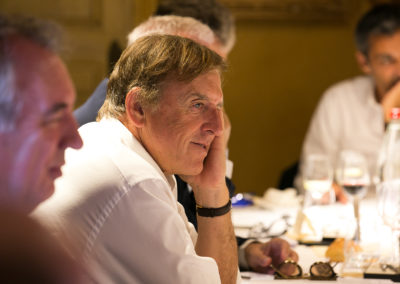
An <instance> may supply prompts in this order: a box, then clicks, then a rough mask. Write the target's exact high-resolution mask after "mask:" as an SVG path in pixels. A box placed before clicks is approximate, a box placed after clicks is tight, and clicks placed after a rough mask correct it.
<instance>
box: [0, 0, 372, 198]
mask: <svg viewBox="0 0 400 284" xmlns="http://www.w3.org/2000/svg"><path fill="white" fill-rule="evenodd" d="M221 2H223V3H224V4H225V5H228V6H229V7H230V8H231V9H232V11H233V13H234V15H235V16H236V28H237V44H236V46H235V48H234V49H233V51H232V53H231V54H230V56H229V65H230V69H229V71H228V72H227V73H226V74H225V79H224V93H225V108H226V110H227V113H228V114H229V116H230V118H231V122H232V125H233V127H232V136H231V139H230V143H229V158H230V159H231V160H232V161H233V162H234V170H233V181H234V183H235V184H236V185H237V191H239V192H246V191H250V192H255V193H257V194H262V193H263V192H264V190H265V189H267V188H268V187H275V186H276V185H277V182H278V179H279V176H280V173H281V172H282V170H283V169H284V168H285V167H287V166H289V165H290V164H292V163H293V162H295V161H296V160H297V159H298V158H299V154H300V149H301V144H302V141H303V138H304V135H305V132H306V130H307V126H308V123H309V120H310V118H311V115H312V112H313V110H314V108H315V106H316V104H317V102H318V99H319V98H320V96H321V94H322V93H323V91H324V90H325V89H326V88H327V87H329V86H330V85H331V84H333V83H335V82H337V81H339V80H343V79H345V78H348V77H350V76H354V75H357V74H359V73H360V71H359V69H358V67H357V65H356V63H355V60H354V51H355V50H354V44H353V29H354V25H355V23H356V21H357V19H358V18H359V16H360V15H361V14H362V13H363V12H365V11H366V10H367V9H368V8H369V7H370V5H371V3H372V2H376V1H368V0H341V1H340V0H272V1H271V0H269V1H268V0H221ZM156 5H157V0H1V2H0V11H1V12H7V13H22V14H30V15H35V16H39V17H43V18H50V19H54V20H56V21H57V22H59V23H60V24H61V25H62V26H63V28H64V29H65V31H66V35H67V43H68V45H67V47H68V48H67V49H66V52H65V54H64V59H65V61H66V63H67V66H68V68H69V70H70V72H71V75H72V78H73V80H74V83H75V85H76V89H77V94H78V98H77V103H76V106H79V105H80V104H81V103H83V102H84V101H85V100H86V98H87V97H88V96H89V95H90V94H91V92H92V91H93V90H94V89H95V87H96V86H97V84H98V83H99V82H100V81H101V80H102V79H103V78H104V77H105V76H107V73H108V70H109V64H108V62H109V60H110V59H109V57H110V53H111V54H113V53H115V52H116V49H118V46H119V47H121V48H123V47H125V45H126V40H125V37H126V35H127V33H128V32H129V31H130V30H131V29H132V28H133V27H134V26H135V25H137V24H138V23H140V22H142V21H143V20H145V19H146V18H147V17H148V16H150V15H151V14H152V12H153V11H154V10H155V7H156Z"/></svg>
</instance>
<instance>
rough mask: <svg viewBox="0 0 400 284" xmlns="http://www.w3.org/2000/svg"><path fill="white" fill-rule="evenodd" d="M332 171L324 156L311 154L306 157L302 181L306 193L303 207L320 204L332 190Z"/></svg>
mask: <svg viewBox="0 0 400 284" xmlns="http://www.w3.org/2000/svg"><path fill="white" fill-rule="evenodd" d="M332 179H333V170H332V166H331V164H330V162H329V159H328V157H327V156H325V155H321V154H311V155H309V156H307V157H306V160H305V166H304V170H303V175H302V180H303V187H304V189H305V193H306V200H305V207H307V205H308V204H310V203H311V204H313V203H321V201H322V199H323V197H324V196H326V194H327V193H328V192H329V191H330V189H331V188H332Z"/></svg>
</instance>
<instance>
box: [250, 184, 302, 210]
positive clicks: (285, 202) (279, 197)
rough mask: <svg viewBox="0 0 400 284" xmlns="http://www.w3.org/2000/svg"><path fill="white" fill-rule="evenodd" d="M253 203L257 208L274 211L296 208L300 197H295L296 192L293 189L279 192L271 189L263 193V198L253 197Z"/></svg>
mask: <svg viewBox="0 0 400 284" xmlns="http://www.w3.org/2000/svg"><path fill="white" fill-rule="evenodd" d="M253 201H254V203H255V204H256V205H257V206H260V207H263V208H266V209H271V210H275V209H282V208H295V207H298V206H299V205H300V202H301V197H300V196H298V195H297V190H296V189H294V188H286V189H284V190H281V189H276V188H272V187H271V188H268V189H267V190H266V191H265V192H264V195H263V197H256V196H255V197H254V199H253Z"/></svg>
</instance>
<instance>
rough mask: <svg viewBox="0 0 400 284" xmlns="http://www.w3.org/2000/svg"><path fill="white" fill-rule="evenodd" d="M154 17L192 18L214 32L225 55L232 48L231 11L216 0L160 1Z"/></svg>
mask: <svg viewBox="0 0 400 284" xmlns="http://www.w3.org/2000/svg"><path fill="white" fill-rule="evenodd" d="M154 15H157V16H163V15H177V16H183V17H192V18H194V19H196V20H198V21H200V22H202V23H203V24H206V25H207V26H209V27H210V28H211V30H212V31H213V32H214V34H215V36H216V37H217V39H218V40H219V42H220V44H221V45H222V48H223V50H224V52H225V53H229V52H230V51H231V49H232V48H233V46H234V44H235V41H236V36H235V20H234V17H233V15H232V13H231V11H230V10H229V9H228V8H227V7H225V6H223V5H222V4H221V3H219V2H218V1H216V0H160V1H159V4H158V7H157V10H156V11H155V13H154Z"/></svg>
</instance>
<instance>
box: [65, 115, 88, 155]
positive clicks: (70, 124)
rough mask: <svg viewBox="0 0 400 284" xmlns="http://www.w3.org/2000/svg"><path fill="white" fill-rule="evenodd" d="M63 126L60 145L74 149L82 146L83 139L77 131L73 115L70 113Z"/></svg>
mask: <svg viewBox="0 0 400 284" xmlns="http://www.w3.org/2000/svg"><path fill="white" fill-rule="evenodd" d="M66 124H67V125H65V128H64V131H65V132H64V135H63V138H62V141H61V143H60V144H61V145H60V146H61V147H63V148H67V147H71V148H74V149H79V148H81V147H82V146H83V141H82V138H81V136H80V135H79V132H78V123H77V122H76V119H75V117H74V116H73V115H72V114H71V115H70V116H69V118H68V120H67V122H66Z"/></svg>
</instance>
